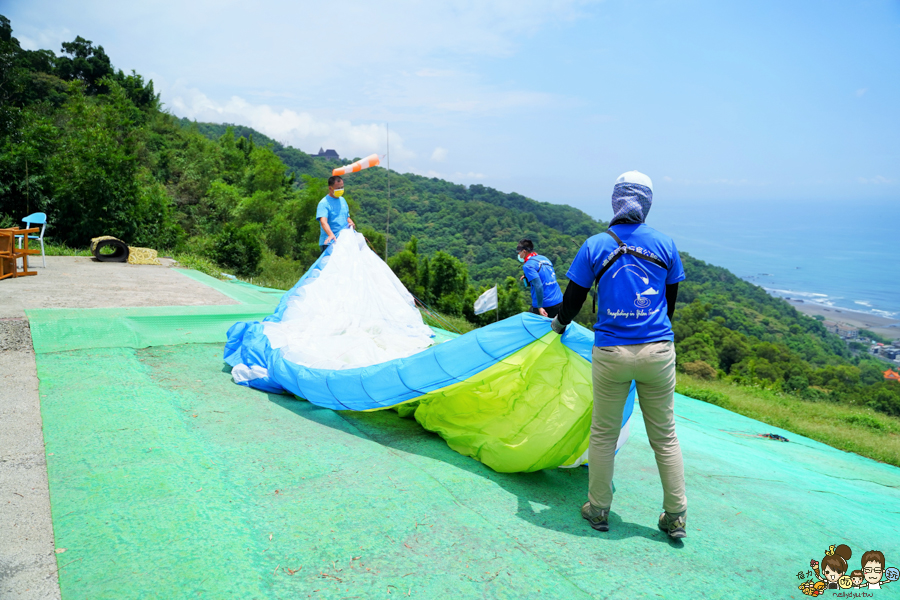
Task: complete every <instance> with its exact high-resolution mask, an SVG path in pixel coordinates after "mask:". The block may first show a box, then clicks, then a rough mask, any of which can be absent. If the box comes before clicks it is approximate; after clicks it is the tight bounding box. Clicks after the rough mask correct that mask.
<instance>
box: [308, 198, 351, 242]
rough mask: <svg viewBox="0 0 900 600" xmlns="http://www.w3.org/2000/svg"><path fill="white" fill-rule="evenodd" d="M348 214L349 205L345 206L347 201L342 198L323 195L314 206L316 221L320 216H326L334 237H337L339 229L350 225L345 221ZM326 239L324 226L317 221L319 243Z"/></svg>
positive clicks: (341, 229)
mask: <svg viewBox="0 0 900 600" xmlns="http://www.w3.org/2000/svg"><path fill="white" fill-rule="evenodd" d="M349 216H350V207H349V206H347V201H346V200H344V199H343V198H332V197H331V196H325V197H324V198H322V199H321V200H319V205H318V206H317V207H316V221H318V220H319V219H321V218H322V217H327V218H328V226H329V227H331V233H333V234H334V237H337V236H338V234H339V233H340V232H341V231H343V230H344V229H346V228H347V227H349V226H350V225H349V223H347V218H348V217H349ZM327 239H328V234H327V233H325V228H324V227H322V223H321V222H319V245H320V246H322V245H324V244H325V240H327Z"/></svg>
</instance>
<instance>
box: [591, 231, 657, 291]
mask: <svg viewBox="0 0 900 600" xmlns="http://www.w3.org/2000/svg"><path fill="white" fill-rule="evenodd" d="M606 233H608V234H609V235H610V236H612V239H614V240H616V243H617V244H618V245H619V247H618V248H616V250H615V252H616V254H615V256H613V257H612V258H611V259H610V261H609V262H608V263H606V265H605V266H604V267H603V268H602V269H600V273H598V274H597V279H596V280H595V281H596V282H598V283H599V281H600V278H601V277H603V275H604V274H605V273H606V272H607V271H609V269H610V267H612V266H613V264H615V262H616V261H617V260H619V259H620V258H622V257H623V256H625V255H626V254H630V255H631V256H634V257H636V258H640V259H641V260H646V261H647V262H651V263H653V264H654V265H656V266H657V267H660V268H662V269H666V270H668V268H669V267H668V265H666V263H664V262H663V261H661V260H659V259H658V258H653V257H652V256H644V255H643V254H641V253H640V252H635V251H634V250H631V249H629V248H628V246H627V245H626V244H625V242H623V241H622V240H621V239H619V236H617V235H616V234H615V233H614V232H613V230H612V229H607V230H606Z"/></svg>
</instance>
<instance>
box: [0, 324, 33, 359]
mask: <svg viewBox="0 0 900 600" xmlns="http://www.w3.org/2000/svg"><path fill="white" fill-rule="evenodd" d="M29 350H33V348H32V345H31V329H29V327H28V321H27V320H25V319H17V318H13V319H0V352H17V351H29Z"/></svg>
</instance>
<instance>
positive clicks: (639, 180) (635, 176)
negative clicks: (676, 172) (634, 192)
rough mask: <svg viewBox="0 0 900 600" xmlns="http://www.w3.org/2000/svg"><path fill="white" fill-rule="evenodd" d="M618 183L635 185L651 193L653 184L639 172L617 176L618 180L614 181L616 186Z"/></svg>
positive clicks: (629, 172)
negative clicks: (645, 188)
mask: <svg viewBox="0 0 900 600" xmlns="http://www.w3.org/2000/svg"><path fill="white" fill-rule="evenodd" d="M620 183H636V184H638V185H642V186H644V187H648V188H650V191H651V192H652V191H653V182H652V181H650V178H649V177H647V176H646V175H644V174H643V173H641V172H640V171H628V172H627V173H622V174H621V175H619V178H618V179H616V185H618V184H620Z"/></svg>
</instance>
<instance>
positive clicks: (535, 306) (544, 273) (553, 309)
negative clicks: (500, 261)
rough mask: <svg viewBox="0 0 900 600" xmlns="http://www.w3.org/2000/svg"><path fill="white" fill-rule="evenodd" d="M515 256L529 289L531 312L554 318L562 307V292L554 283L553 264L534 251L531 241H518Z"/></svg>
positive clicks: (557, 284) (555, 282)
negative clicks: (520, 265) (520, 264)
mask: <svg viewBox="0 0 900 600" xmlns="http://www.w3.org/2000/svg"><path fill="white" fill-rule="evenodd" d="M516 256H517V258H518V259H519V262H520V263H523V264H522V273H523V275H522V277H520V278H519V279H523V278H524V279H525V281H526V282H528V287H530V288H531V312H533V313H534V314H537V315H543V316H545V317H551V318H553V317H555V316H556V315H557V314H558V313H559V309H560V307H561V306H562V299H563V296H562V290H560V289H559V283H557V281H556V272H555V271H554V270H553V263H552V262H550V259H548V258H547V257H546V256H541V255H540V254H538V253H537V252H535V251H534V243H533V242H532V241H531V240H519V244H518V246H516Z"/></svg>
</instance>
